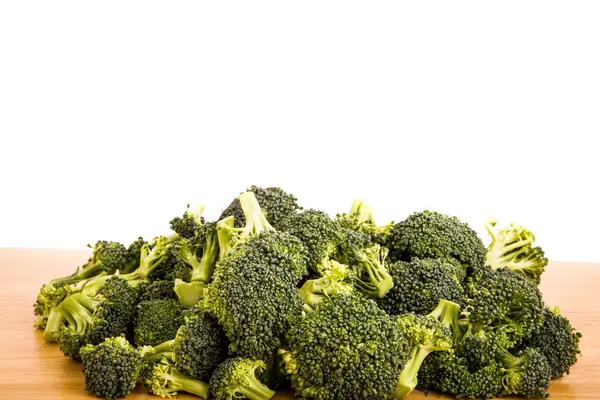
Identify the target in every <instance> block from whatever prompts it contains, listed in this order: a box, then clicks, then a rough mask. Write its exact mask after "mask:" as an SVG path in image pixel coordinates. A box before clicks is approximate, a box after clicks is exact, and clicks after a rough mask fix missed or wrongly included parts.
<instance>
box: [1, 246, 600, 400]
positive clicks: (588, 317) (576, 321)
mask: <svg viewBox="0 0 600 400" xmlns="http://www.w3.org/2000/svg"><path fill="white" fill-rule="evenodd" d="M89 254H90V251H89V250H43V249H0V271H1V277H0V398H1V399H36V400H37V399H65V400H68V399H84V398H92V396H89V395H87V394H86V392H85V391H84V381H83V376H82V374H81V364H80V363H77V362H75V361H72V360H70V359H68V358H66V357H65V356H63V354H62V353H61V352H60V350H59V349H58V346H57V345H55V344H48V343H45V342H44V340H43V338H42V333H41V331H39V330H36V329H34V328H33V326H32V324H33V320H34V315H33V309H32V304H33V303H34V301H35V298H36V295H37V292H38V290H39V288H40V286H41V285H42V284H43V283H45V282H47V281H49V280H50V279H52V278H55V277H58V276H63V275H67V274H70V273H72V272H73V271H74V270H75V268H76V266H77V265H81V264H82V263H84V262H85V261H86V260H87V257H88V256H89ZM541 290H542V292H543V294H544V300H545V301H546V303H547V304H550V305H559V306H560V307H561V311H562V313H563V314H564V315H565V316H567V317H568V318H569V319H570V320H571V322H572V324H573V325H574V326H575V327H576V328H577V329H578V330H579V331H580V332H582V333H583V338H582V340H581V349H582V352H583V357H582V358H581V359H580V361H579V362H578V363H577V364H576V365H575V367H574V368H572V372H571V374H570V375H568V376H566V377H564V378H562V379H559V380H556V381H553V382H552V384H551V386H550V394H551V398H552V399H556V400H559V399H600V301H599V300H600V264H586V263H565V262H560V263H559V262H555V263H551V264H550V265H549V266H548V267H547V271H546V273H545V274H544V276H543V280H542V284H541ZM438 396H439V395H437V394H433V393H430V394H429V396H428V397H426V396H425V395H424V394H423V393H421V392H415V393H413V394H411V396H410V398H411V399H424V398H428V399H431V398H438ZM128 398H130V399H157V398H158V397H156V396H151V395H148V394H146V393H144V392H143V390H142V388H137V389H136V391H135V392H134V393H132V394H131V395H130V396H129V397H128ZM180 398H182V399H188V398H189V399H192V398H197V397H193V396H185V395H182V396H180ZM276 398H279V399H286V398H288V399H290V398H293V397H291V396H290V395H286V394H279V395H277V396H276ZM444 398H450V397H449V396H444Z"/></svg>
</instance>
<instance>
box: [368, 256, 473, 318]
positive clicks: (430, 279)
mask: <svg viewBox="0 0 600 400" xmlns="http://www.w3.org/2000/svg"><path fill="white" fill-rule="evenodd" d="M390 274H391V275H392V277H393V280H394V286H393V288H392V289H391V290H390V291H389V292H388V293H387V295H386V296H385V297H384V298H382V299H379V300H377V304H379V306H380V307H381V308H382V309H384V310H385V311H386V312H387V313H389V314H391V315H400V314H404V313H407V312H413V313H416V314H423V315H424V314H428V313H430V312H431V311H432V310H433V309H434V308H435V307H436V306H437V305H438V303H439V301H440V300H442V299H445V300H449V301H453V302H455V303H458V304H463V303H464V297H465V294H464V290H463V288H462V286H461V284H460V282H459V281H458V279H457V278H456V275H455V274H454V265H453V264H451V263H448V262H447V261H446V260H445V259H440V260H437V259H423V260H421V259H413V261H410V262H403V261H399V262H397V263H395V264H393V265H392V266H391V267H390Z"/></svg>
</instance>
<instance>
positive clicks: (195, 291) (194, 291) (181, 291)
mask: <svg viewBox="0 0 600 400" xmlns="http://www.w3.org/2000/svg"><path fill="white" fill-rule="evenodd" d="M205 288H206V284H205V283H204V282H189V283H188V282H184V281H183V280H181V279H175V287H174V290H175V294H176V295H177V298H179V303H181V305H182V306H184V307H186V308H192V307H194V306H195V305H196V304H197V303H198V302H199V301H200V299H201V298H202V296H203V295H204V289H205Z"/></svg>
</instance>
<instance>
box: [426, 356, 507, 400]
mask: <svg viewBox="0 0 600 400" xmlns="http://www.w3.org/2000/svg"><path fill="white" fill-rule="evenodd" d="M503 378H504V372H503V369H502V367H501V366H500V364H498V363H497V362H495V361H494V362H492V363H490V364H488V365H486V366H484V367H482V368H481V369H478V370H474V371H471V370H470V369H469V365H468V363H467V361H466V360H465V359H464V358H460V357H456V356H455V355H453V354H452V353H450V352H445V351H438V352H435V353H432V354H430V355H429V356H428V357H427V358H426V359H425V360H424V361H423V364H422V365H421V369H419V375H418V379H419V385H418V387H419V388H421V389H423V390H427V389H432V390H436V391H438V392H441V393H449V394H451V395H453V396H456V397H458V398H460V397H470V398H484V399H488V398H491V397H496V396H498V395H500V394H502V392H503V390H504V388H503V386H502V380H503Z"/></svg>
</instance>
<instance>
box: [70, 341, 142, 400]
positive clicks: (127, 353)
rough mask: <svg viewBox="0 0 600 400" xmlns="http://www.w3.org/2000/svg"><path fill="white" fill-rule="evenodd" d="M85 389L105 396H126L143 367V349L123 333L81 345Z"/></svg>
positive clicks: (98, 395) (114, 397)
mask: <svg viewBox="0 0 600 400" xmlns="http://www.w3.org/2000/svg"><path fill="white" fill-rule="evenodd" d="M81 359H82V361H83V376H84V377H85V390H86V391H87V392H89V393H91V394H93V395H94V396H97V397H104V398H105V399H116V398H119V397H126V396H127V395H128V394H129V393H130V392H131V391H132V390H133V388H134V387H135V385H136V382H137V380H138V378H139V377H140V373H141V371H142V357H141V355H140V353H139V352H138V351H137V350H136V349H135V348H134V347H133V346H132V345H130V344H129V342H128V341H127V340H126V339H125V338H123V337H115V338H112V339H111V338H107V339H105V340H104V341H102V342H101V343H99V344H97V345H92V344H87V345H85V346H84V347H83V348H82V349H81Z"/></svg>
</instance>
